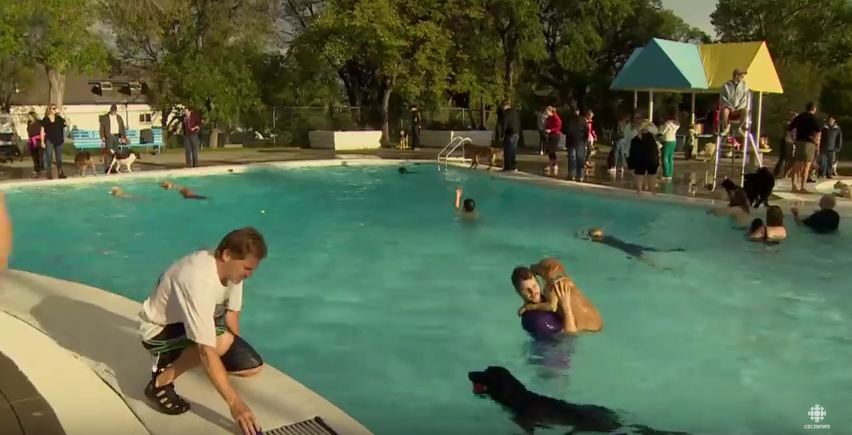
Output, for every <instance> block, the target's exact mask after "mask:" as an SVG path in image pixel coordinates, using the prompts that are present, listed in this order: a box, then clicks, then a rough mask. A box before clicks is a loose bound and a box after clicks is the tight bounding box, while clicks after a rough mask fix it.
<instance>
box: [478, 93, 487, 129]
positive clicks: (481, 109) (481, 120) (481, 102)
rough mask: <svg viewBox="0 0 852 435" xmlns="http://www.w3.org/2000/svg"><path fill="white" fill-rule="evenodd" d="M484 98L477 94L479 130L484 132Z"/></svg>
mask: <svg viewBox="0 0 852 435" xmlns="http://www.w3.org/2000/svg"><path fill="white" fill-rule="evenodd" d="M485 118H486V113H485V96H483V95H482V94H481V93H480V94H479V130H486V128H485V122H486V119H485Z"/></svg>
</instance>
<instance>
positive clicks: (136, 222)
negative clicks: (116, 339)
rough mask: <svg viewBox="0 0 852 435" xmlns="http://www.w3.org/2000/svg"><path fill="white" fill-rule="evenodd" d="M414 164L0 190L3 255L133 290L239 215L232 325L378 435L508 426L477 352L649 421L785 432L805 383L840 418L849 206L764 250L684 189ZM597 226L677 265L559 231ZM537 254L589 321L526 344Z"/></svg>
mask: <svg viewBox="0 0 852 435" xmlns="http://www.w3.org/2000/svg"><path fill="white" fill-rule="evenodd" d="M412 170H414V171H416V173H413V174H410V175H406V176H401V175H400V174H398V173H397V171H396V167H395V166H353V167H325V168H292V169H283V170H272V169H260V170H251V171H249V172H247V173H245V174H242V175H235V174H227V175H211V176H205V177H196V178H188V177H187V178H176V179H175V180H176V181H178V182H179V183H183V184H186V185H188V186H190V187H192V188H193V189H195V190H196V191H198V192H199V193H202V194H208V195H210V196H212V197H213V199H212V200H210V201H206V202H202V201H184V200H182V199H180V197H179V196H178V195H177V194H176V193H175V192H166V191H162V190H161V189H159V188H158V187H157V183H158V182H157V181H156V180H155V179H145V178H140V179H128V180H125V181H124V182H123V183H122V186H123V187H124V188H125V190H126V191H128V192H129V193H131V194H132V195H134V196H135V198H134V199H133V200H116V199H114V198H112V197H110V196H109V195H108V194H107V190H108V188H109V185H108V184H102V183H97V184H88V185H73V186H41V187H37V188H21V189H15V190H13V191H12V192H10V193H9V197H8V201H9V205H10V209H11V213H12V217H13V219H14V221H15V224H16V227H15V229H16V254H15V257H14V258H13V259H12V266H13V267H15V268H18V269H23V270H28V271H33V272H36V273H42V274H46V275H51V276H55V277H59V278H63V279H68V280H72V281H78V282H83V283H86V284H90V285H94V286H97V287H100V288H103V289H106V290H109V291H114V292H116V293H119V294H122V295H125V296H127V297H130V298H132V299H135V300H138V301H141V300H142V299H143V298H144V297H145V296H146V295H147V294H148V292H149V291H150V289H151V287H152V286H153V284H154V283H155V280H156V278H157V277H158V276H159V274H160V273H161V272H162V271H163V270H164V269H165V268H166V267H167V266H168V265H169V264H170V263H171V262H172V261H173V260H175V259H176V258H178V257H180V256H182V255H184V254H186V253H187V252H189V251H191V250H193V249H197V248H201V247H210V246H215V244H216V243H217V242H218V240H219V239H220V238H221V237H222V235H224V234H225V233H226V232H227V231H228V230H230V229H233V228H235V227H239V226H243V225H254V226H256V227H257V228H258V229H260V230H261V231H262V232H263V233H264V234H265V236H266V238H267V241H268V243H269V245H270V248H271V252H270V256H269V258H268V259H267V260H266V261H265V262H264V263H263V264H262V265H261V268H260V269H259V271H258V272H257V274H256V275H255V276H254V277H253V278H252V279H251V280H249V281H248V282H247V283H246V300H245V307H244V310H245V311H244V315H243V322H244V326H243V328H244V334H245V336H246V338H247V339H248V340H249V341H250V342H252V343H253V344H254V345H255V346H256V347H257V348H258V349H259V350H260V351H261V353H262V354H263V355H264V357H265V359H266V360H267V361H268V362H269V363H271V364H273V365H275V366H276V367H278V368H279V369H281V370H282V371H284V372H286V373H288V374H290V375H291V376H293V377H294V378H296V379H297V380H299V381H301V382H303V383H304V384H306V385H307V386H308V387H310V388H312V389H314V390H315V391H317V392H318V393H320V394H322V395H324V396H325V397H327V398H328V399H329V400H331V401H332V402H333V403H335V404H336V405H338V406H340V407H341V408H342V409H343V410H344V411H346V412H348V413H349V414H350V415H352V416H353V417H354V418H356V419H358V420H359V421H361V422H362V423H363V424H364V425H365V426H367V427H368V428H369V429H371V430H372V431H374V432H375V433H377V434H380V435H382V434H399V433H406V434H435V433H448V434H455V433H465V434H509V433H518V430H517V429H516V427H515V426H514V424H513V423H511V421H510V420H509V418H508V417H507V416H506V414H505V413H504V411H503V410H501V409H500V408H499V407H498V406H497V405H496V404H494V403H492V402H490V401H488V400H483V399H478V398H476V397H475V396H473V395H472V393H471V386H470V383H469V381H468V380H467V376H466V374H467V372H468V371H469V370H479V369H482V368H484V367H485V366H488V365H502V366H505V367H507V368H509V369H510V370H512V372H513V373H515V375H516V376H517V377H518V378H520V379H521V380H522V381H523V382H525V383H526V384H527V386H528V387H529V388H530V389H531V390H533V391H536V392H539V393H542V394H547V395H550V396H554V397H559V398H563V399H566V400H570V401H574V402H581V403H594V404H598V405H605V406H608V407H610V408H613V409H616V410H619V411H622V412H624V413H625V415H626V416H627V417H628V419H630V420H631V421H636V422H641V423H643V424H646V425H649V426H653V427H657V428H659V429H668V430H684V431H690V432H693V433H714V434H765V433H778V434H782V433H801V432H804V429H803V425H805V424H812V423H813V422H812V421H811V420H810V419H809V418H808V415H807V413H808V409H809V408H810V407H811V406H812V405H814V404H817V403H818V404H820V405H822V406H823V407H824V408H825V409H826V411H827V413H828V415H827V417H826V418H825V420H823V421H822V422H821V424H830V425H831V426H832V429H833V433H845V432H846V433H848V430H849V428H850V427H852V416H850V415H849V414H848V413H845V412H843V411H842V409H844V408H845V407H846V406H848V404H849V403H852V380H850V376H849V375H848V362H849V361H850V360H852V335H850V327H849V325H850V313H852V296H850V295H849V294H848V284H844V283H843V282H844V281H845V277H846V274H845V273H844V272H845V270H844V268H846V267H848V264H849V260H848V259H849V255H850V248H849V246H850V242H852V236H850V234H852V228H850V226H849V225H848V223H844V226H843V228H842V232H841V234H839V235H838V236H835V237H820V236H816V235H812V234H809V233H808V232H806V231H803V230H801V229H797V228H791V231H790V233H791V237H790V240H788V241H787V242H786V243H785V244H783V245H781V246H780V247H771V248H766V247H763V246H760V245H755V244H750V243H747V242H745V241H743V237H742V234H741V233H740V232H738V231H734V230H731V229H729V228H728V224H727V222H726V221H725V220H722V219H719V218H714V217H709V216H706V215H705V214H704V211H703V209H701V208H698V207H692V206H683V205H677V204H667V203H660V202H652V201H639V200H630V199H623V198H622V199H619V198H613V197H607V196H601V195H593V194H591V193H584V192H576V191H573V190H567V189H560V188H547V187H540V186H535V185H531V184H529V183H519V182H515V181H511V180H505V179H501V178H492V177H490V176H488V175H486V174H483V173H479V172H470V171H465V170H457V169H453V168H451V169H450V170H449V172H448V173H446V174H444V173H439V172H437V171H436V170H435V167H434V166H431V165H423V166H419V167H412ZM457 184H461V185H462V186H463V187H464V188H465V192H466V193H465V195H466V196H467V195H470V196H472V197H474V198H476V199H477V203H478V209H479V210H480V211H481V213H482V220H481V222H479V223H477V224H474V225H470V224H465V223H463V222H460V221H458V220H457V219H456V218H455V216H454V214H453V211H452V209H451V203H452V200H453V196H454V194H453V191H454V189H455V187H456V185H457ZM789 219H790V218H789V216H788V220H789ZM596 225H600V226H604V227H605V228H606V230H607V231H608V232H609V233H610V234H614V235H618V236H620V237H622V238H624V239H627V240H630V241H634V242H637V243H643V244H648V245H653V246H656V247H683V248H685V249H686V250H687V252H686V253H684V254H681V253H671V254H659V255H657V256H656V257H655V260H656V261H657V262H658V263H660V264H662V265H665V266H667V267H669V268H671V269H673V270H672V271H661V270H657V269H653V268H651V267H649V266H647V265H645V264H643V263H640V262H637V261H634V260H629V259H627V258H625V257H624V255H622V254H621V253H620V252H619V251H615V250H612V249H610V248H607V247H605V246H601V245H594V244H591V243H590V242H586V241H582V240H577V239H575V238H574V233H575V232H576V231H578V230H580V229H583V228H586V227H589V226H596ZM788 226H791V225H788ZM545 255H555V256H557V257H559V258H560V259H562V260H563V261H564V262H565V264H566V266H567V268H568V269H569V272H570V273H571V274H572V275H573V276H574V278H575V280H576V281H577V283H578V284H579V285H580V286H581V287H582V288H583V289H584V291H585V293H586V294H587V296H588V297H589V298H590V299H591V300H592V301H593V302H594V303H595V304H596V305H597V307H598V308H599V310H600V311H601V313H602V315H603V317H604V321H605V329H604V332H602V333H600V334H597V335H588V336H583V337H580V338H579V339H578V340H576V341H575V342H573V343H569V344H568V345H560V346H557V347H555V348H544V349H542V348H540V347H538V346H532V345H531V343H530V340H529V339H528V338H527V337H526V336H525V334H524V333H523V332H522V331H521V329H520V327H519V321H518V318H517V316H516V315H515V311H516V309H517V308H518V306H519V303H520V300H519V299H518V298H517V296H515V295H514V293H513V291H512V289H511V285H510V283H509V273H510V272H511V270H512V268H513V267H514V266H516V265H520V264H529V263H531V262H534V261H536V260H537V259H539V258H541V257H543V256H545ZM567 360H570V361H567ZM818 432H822V433H832V431H818ZM543 433H551V432H543ZM552 433H564V430H563V431H562V432H552Z"/></svg>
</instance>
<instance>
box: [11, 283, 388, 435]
mask: <svg viewBox="0 0 852 435" xmlns="http://www.w3.org/2000/svg"><path fill="white" fill-rule="evenodd" d="M139 307H140V304H139V303H137V302H135V301H132V300H130V299H128V298H125V297H123V296H121V295H118V294H115V293H111V292H108V291H105V290H102V289H98V288H95V287H91V286H87V285H83V284H79V283H75V282H72V281H66V280H61V279H57V278H52V277H49V276H45V275H39V274H35V273H31V272H26V271H20V270H10V271H8V272H6V273H5V274H0V311H2V312H5V313H6V314H8V315H9V316H11V317H13V318H16V319H18V320H20V321H22V322H23V323H24V324H26V325H27V326H29V327H31V328H33V330H34V331H33V332H34V333H40V334H43V335H44V336H46V339H48V340H52V341H53V343H54V345H55V347H57V348H58V349H54V351H56V350H62V351H64V352H67V353H68V354H69V356H74V357H77V359H78V360H79V361H81V362H84V363H85V365H86V366H87V367H88V368H89V369H91V371H92V372H94V374H95V375H96V378H97V382H98V383H99V384H100V386H101V387H103V383H106V384H107V385H108V386H109V387H111V389H112V392H113V393H114V396H112V397H115V398H116V399H117V400H121V401H122V403H123V404H124V405H125V406H126V407H127V408H129V410H130V411H131V412H132V413H133V414H134V415H135V417H136V418H137V419H138V421H140V422H141V424H142V425H144V427H145V428H146V429H147V431H148V432H149V433H150V434H152V435H163V434H171V433H206V434H208V435H216V434H223V435H225V434H231V433H232V432H233V427H228V426H229V425H228V422H230V420H231V418H230V413H229V411H228V409H227V406H226V405H225V403H224V401H223V400H221V398H220V397H219V394H218V393H216V392H215V390H214V389H213V386H212V385H211V384H210V382H209V380H207V377H206V375H205V374H204V373H203V372H201V371H200V370H199V369H194V370H192V371H191V372H188V373H187V374H186V375H184V376H183V377H182V378H181V379H180V380H179V381H178V382H177V389H178V391H179V392H180V393H181V394H184V395H185V396H186V397H187V398H188V399H189V400H190V401H191V402H192V406H193V411H191V412H188V413H186V414H183V415H181V416H179V417H174V416H167V415H164V414H160V413H159V412H157V411H154V410H153V409H152V408H150V407H149V406H148V405H147V404H146V403H145V399H144V396H143V395H142V390H143V388H144V386H145V383H146V382H147V379H149V378H148V374H149V373H150V366H151V364H152V362H153V359H152V358H151V357H150V355H148V354H147V352H145V350H144V349H143V348H142V346H141V344H140V343H139V341H138V336H137V335H136V327H135V325H136V320H135V317H136V313H137V312H138V310H139ZM69 318H74V319H75V320H76V322H69ZM104 325H107V326H104ZM21 369H22V370H23V371H25V372H26V371H27V370H28V368H27V367H26V366H22V367H21ZM231 382H232V384H233V385H234V387H235V388H236V389H237V390H238V391H240V393H241V396H242V398H243V400H245V401H246V403H247V404H248V405H249V406H250V407H251V408H252V411H253V412H254V413H255V416H256V417H257V419H258V422H259V423H261V424H263V426H264V427H267V428H271V427H278V426H282V425H286V424H292V423H296V422H298V421H302V420H305V419H309V418H313V417H314V416H320V417H323V419H324V420H325V421H326V422H328V423H329V425H330V426H331V427H333V428H334V429H335V430H337V431H338V432H339V433H346V434H364V435H368V434H371V432H370V431H369V430H368V429H366V428H365V427H364V426H363V425H362V424H361V423H359V422H358V421H357V420H355V419H354V418H353V417H351V416H350V415H348V414H347V413H346V412H345V411H343V410H342V409H340V408H339V407H337V406H336V405H334V404H333V403H331V402H330V401H329V400H328V399H326V398H324V397H323V396H321V395H320V394H318V393H317V392H315V391H313V390H311V389H310V388H308V387H306V386H305V385H303V384H301V383H299V382H298V381H296V380H295V379H293V378H291V377H290V376H288V375H286V374H285V373H283V372H281V371H279V370H277V369H275V368H274V367H272V366H270V365H268V364H267V365H266V366H265V368H264V370H263V371H262V372H261V373H260V374H259V375H258V376H257V377H254V378H249V379H242V378H231ZM34 383H35V382H34ZM69 383H70V382H69ZM62 384H63V386H64V384H65V382H63V383H62ZM70 384H73V383H70ZM87 385H92V382H91V380H90V381H89V382H88V383H87ZM84 406H86V405H84ZM88 406H91V404H89V405H88ZM100 427H103V426H98V428H100ZM113 428H114V427H113ZM98 430H99V429H98ZM98 430H94V429H92V430H90V431H89V433H91V434H93V435H94V434H97V433H99V432H98ZM77 433H81V432H79V431H78V432H77ZM110 433H113V432H110ZM69 435H70V433H69Z"/></svg>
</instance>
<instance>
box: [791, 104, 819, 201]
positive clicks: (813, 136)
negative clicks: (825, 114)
mask: <svg viewBox="0 0 852 435" xmlns="http://www.w3.org/2000/svg"><path fill="white" fill-rule="evenodd" d="M815 113H816V105H814V103H808V104H807V105H806V106H805V111H804V112H802V113H800V114H798V115H797V116H796V117H795V118H793V120H792V121H790V125H788V126H787V131H789V132H793V135H794V139H795V140H796V154H795V155H794V156H793V167H792V168H791V169H790V171H791V172H792V174H793V183H792V184H793V193H808V191H807V190H805V183H806V182H807V181H808V174H810V171H811V164H813V162H814V159H815V158H816V155H817V152H819V141H820V131H821V129H820V126H819V121H818V120H817V118H816V115H815ZM797 176H798V178H799V179H801V184H800V186H801V187H800V188H799V189H797V188H796V177H797Z"/></svg>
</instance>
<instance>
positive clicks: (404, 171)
mask: <svg viewBox="0 0 852 435" xmlns="http://www.w3.org/2000/svg"><path fill="white" fill-rule="evenodd" d="M397 171H399V173H400V174H407V173H408V169H407V168H406V167H405V166H400V167H399V168H398V169H397Z"/></svg>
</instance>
